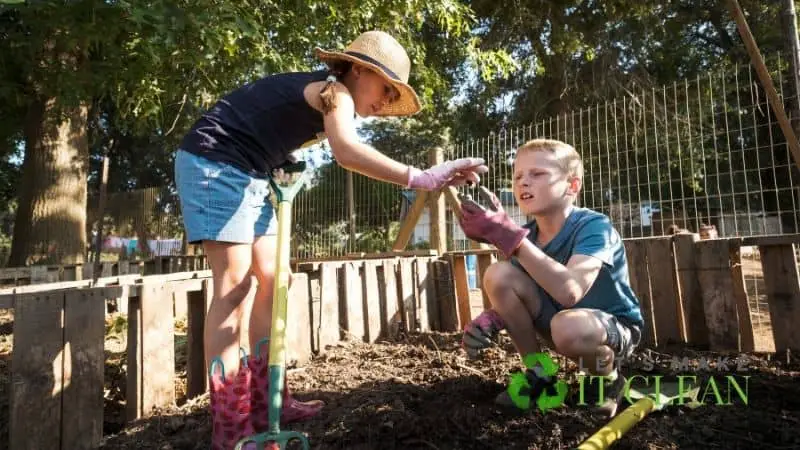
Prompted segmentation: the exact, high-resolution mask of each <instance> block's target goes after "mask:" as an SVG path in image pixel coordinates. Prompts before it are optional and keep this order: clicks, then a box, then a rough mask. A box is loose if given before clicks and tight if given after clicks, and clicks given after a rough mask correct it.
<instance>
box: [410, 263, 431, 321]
mask: <svg viewBox="0 0 800 450" xmlns="http://www.w3.org/2000/svg"><path fill="white" fill-rule="evenodd" d="M412 270H413V272H414V284H415V287H416V292H417V295H416V298H417V302H416V303H415V305H414V306H415V309H416V317H417V327H418V329H419V331H422V332H426V331H430V329H431V322H430V316H431V314H430V306H429V304H428V302H429V301H430V300H432V299H429V297H433V294H432V293H431V287H430V283H431V279H430V277H429V276H428V260H427V259H422V258H416V259H415V260H414V261H413V263H412Z"/></svg>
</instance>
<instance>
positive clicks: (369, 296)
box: [363, 261, 383, 342]
mask: <svg viewBox="0 0 800 450" xmlns="http://www.w3.org/2000/svg"><path fill="white" fill-rule="evenodd" d="M379 264H380V262H379V261H365V262H364V277H363V281H364V286H363V292H364V331H365V332H366V333H365V336H364V338H365V339H366V341H367V342H375V341H377V340H378V338H379V337H380V335H381V317H383V316H382V315H381V297H380V291H379V289H378V267H379Z"/></svg>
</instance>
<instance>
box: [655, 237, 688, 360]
mask: <svg viewBox="0 0 800 450" xmlns="http://www.w3.org/2000/svg"><path fill="white" fill-rule="evenodd" d="M645 247H646V251H647V264H648V266H649V267H650V268H651V270H655V269H657V270H658V276H653V277H651V278H650V287H651V297H650V298H651V304H652V307H653V319H654V322H655V328H656V336H657V337H658V345H659V346H663V345H668V344H671V343H672V344H675V343H683V342H684V340H683V333H682V331H681V323H680V320H679V318H680V317H682V316H683V308H682V307H681V305H680V303H679V301H678V300H679V299H680V295H679V290H678V287H677V285H676V282H675V281H676V280H675V279H676V269H675V255H674V254H673V251H672V238H670V237H665V238H654V239H647V240H646V241H645Z"/></svg>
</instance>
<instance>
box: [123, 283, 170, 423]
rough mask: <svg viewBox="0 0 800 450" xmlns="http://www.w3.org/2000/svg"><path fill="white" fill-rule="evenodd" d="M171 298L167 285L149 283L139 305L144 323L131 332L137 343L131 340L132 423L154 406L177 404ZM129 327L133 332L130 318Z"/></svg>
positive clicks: (130, 388) (130, 412) (130, 402)
mask: <svg viewBox="0 0 800 450" xmlns="http://www.w3.org/2000/svg"><path fill="white" fill-rule="evenodd" d="M170 296H171V292H170V291H169V289H167V287H166V285H165V284H164V283H158V284H147V285H145V286H143V287H142V295H141V297H139V299H140V300H139V302H137V303H138V304H139V305H138V306H139V310H140V312H139V314H138V315H139V320H141V322H139V323H137V324H136V325H138V326H137V328H138V329H137V330H134V331H133V336H130V335H131V333H129V337H132V338H133V339H134V342H132V341H131V340H129V341H128V349H129V355H128V359H129V363H128V367H129V376H128V383H129V384H128V397H127V399H126V400H127V402H128V414H129V415H128V419H129V420H135V419H138V418H140V417H146V416H149V415H150V414H151V412H152V409H153V408H154V407H163V406H167V405H169V404H171V403H174V402H175V381H174V379H175V327H174V322H173V317H172V305H171V302H170V301H169V298H170ZM131 303H132V302H131ZM129 304H130V303H129ZM128 327H129V330H130V329H131V323H130V315H129V323H128ZM131 358H136V361H131ZM134 366H135V367H134ZM132 367H133V368H134V369H135V372H134V373H131V368H132Z"/></svg>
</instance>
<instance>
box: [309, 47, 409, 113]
mask: <svg viewBox="0 0 800 450" xmlns="http://www.w3.org/2000/svg"><path fill="white" fill-rule="evenodd" d="M314 52H315V53H316V54H317V57H318V58H319V59H320V60H322V61H323V62H325V63H329V62H331V61H350V62H352V63H354V64H359V65H362V66H365V67H367V68H369V69H370V70H372V71H373V72H375V73H377V74H378V75H380V76H381V77H383V79H385V80H386V81H387V82H389V83H390V84H392V86H394V87H395V89H397V92H399V93H400V97H399V98H398V99H397V100H395V101H393V102H391V103H389V104H387V105H386V106H384V107H383V108H381V109H380V110H378V111H377V112H375V113H374V114H373V115H375V116H410V115H413V114H416V113H418V112H419V111H420V110H421V109H422V104H421V103H420V101H419V97H418V96H417V93H416V92H415V91H414V88H412V87H411V86H409V85H408V84H407V83H405V82H403V81H402V80H398V79H397V78H394V77H392V76H390V75H389V74H388V73H386V71H385V70H384V69H383V68H382V67H380V66H378V65H377V64H374V63H372V62H370V61H367V60H365V59H362V58H359V57H358V56H354V55H349V54H347V53H342V52H329V51H326V50H323V49H321V48H316V49H314Z"/></svg>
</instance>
